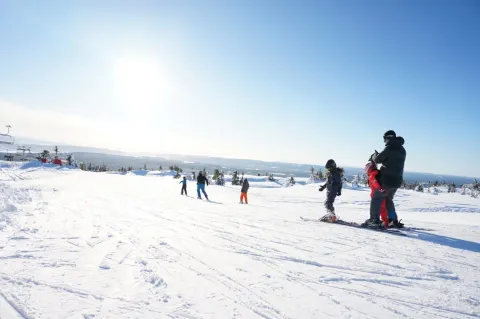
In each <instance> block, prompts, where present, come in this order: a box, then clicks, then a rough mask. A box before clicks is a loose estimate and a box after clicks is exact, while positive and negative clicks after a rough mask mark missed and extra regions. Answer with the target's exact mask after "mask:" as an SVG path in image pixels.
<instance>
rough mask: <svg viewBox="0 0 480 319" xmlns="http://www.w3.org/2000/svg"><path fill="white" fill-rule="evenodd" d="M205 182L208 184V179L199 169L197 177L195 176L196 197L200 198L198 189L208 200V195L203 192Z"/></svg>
mask: <svg viewBox="0 0 480 319" xmlns="http://www.w3.org/2000/svg"><path fill="white" fill-rule="evenodd" d="M205 184H207V185H208V179H207V178H206V177H205V176H203V172H202V171H200V172H198V177H197V195H198V197H197V198H198V199H202V195H201V194H200V191H202V193H203V195H205V198H206V199H207V200H208V195H207V193H206V192H205Z"/></svg>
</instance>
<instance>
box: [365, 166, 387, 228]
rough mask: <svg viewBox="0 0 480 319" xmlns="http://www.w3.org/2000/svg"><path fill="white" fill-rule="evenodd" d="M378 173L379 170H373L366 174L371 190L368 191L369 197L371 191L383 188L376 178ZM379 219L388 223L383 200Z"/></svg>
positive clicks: (371, 195) (371, 194) (371, 193)
mask: <svg viewBox="0 0 480 319" xmlns="http://www.w3.org/2000/svg"><path fill="white" fill-rule="evenodd" d="M379 173H380V171H379V170H376V169H375V170H373V171H372V172H371V173H370V174H368V184H369V185H370V189H371V190H372V191H371V192H370V197H373V193H374V192H375V191H376V190H378V189H381V188H383V187H382V185H380V183H379V182H378V180H377V175H378V174H379ZM380 219H381V220H382V221H383V222H384V223H385V224H388V212H387V207H386V203H385V201H383V202H382V204H381V205H380Z"/></svg>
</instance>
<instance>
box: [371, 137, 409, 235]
mask: <svg viewBox="0 0 480 319" xmlns="http://www.w3.org/2000/svg"><path fill="white" fill-rule="evenodd" d="M383 140H384V142H385V149H384V150H383V151H382V152H380V153H378V154H377V153H375V154H373V155H372V157H371V159H372V160H373V162H374V163H375V164H382V167H381V168H380V184H381V185H382V188H381V189H379V190H375V192H374V194H373V196H372V199H371V202H370V219H367V221H365V223H364V225H365V226H369V227H370V226H371V227H378V226H379V225H380V224H381V223H380V206H381V205H382V202H383V201H384V200H385V201H386V208H387V211H388V216H389V221H390V223H391V224H392V226H393V227H403V224H402V223H399V222H398V218H397V214H396V211H395V204H394V203H393V198H394V196H395V193H396V192H397V189H398V188H399V187H400V186H401V185H402V182H403V170H404V166H405V159H406V157H407V152H406V151H405V148H404V147H403V144H404V143H405V140H404V139H403V137H400V136H399V137H397V134H396V133H395V132H394V131H391V130H390V131H387V132H385V134H384V135H383Z"/></svg>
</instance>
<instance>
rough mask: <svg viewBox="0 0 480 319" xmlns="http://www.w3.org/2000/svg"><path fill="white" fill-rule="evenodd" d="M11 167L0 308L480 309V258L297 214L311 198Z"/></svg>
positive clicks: (131, 311)
mask: <svg viewBox="0 0 480 319" xmlns="http://www.w3.org/2000/svg"><path fill="white" fill-rule="evenodd" d="M1 173H2V174H3V175H1V176H0V191H2V194H3V200H4V204H3V206H0V226H1V225H2V219H1V216H4V219H3V225H4V226H3V228H0V262H1V263H2V268H1V269H0V287H1V288H0V305H1V306H2V307H3V308H0V315H2V314H4V313H3V312H2V311H7V310H2V309H7V308H8V311H9V312H10V313H13V315H15V316H17V317H18V318H27V319H30V318H72V319H73V318H89V319H90V318H118V317H125V318H264V319H293V318H302V319H303V318H324V317H335V318H386V317H388V318H431V317H437V318H448V319H454V318H478V317H479V316H480V311H479V306H480V301H479V300H478V298H477V297H476V296H477V295H478V289H479V287H480V283H479V279H478V274H479V272H480V269H479V267H480V266H478V265H479V262H475V260H476V261H478V253H477V254H476V253H475V252H472V251H462V250H458V249H453V248H448V247H444V246H438V245H435V244H434V243H425V242H421V241H418V240H416V239H415V238H400V237H395V238H392V236H389V235H388V234H382V233H378V234H377V233H372V232H366V231H363V230H357V229H350V228H348V227H335V226H332V225H328V224H327V225H322V224H318V223H305V222H299V221H298V215H299V214H298V212H299V211H301V210H302V211H308V210H310V211H315V210H316V209H318V207H319V206H321V204H316V200H317V199H316V198H314V197H311V198H306V200H305V201H304V200H303V198H302V197H299V195H298V194H297V197H295V196H294V197H292V200H291V201H289V197H288V196H287V195H285V194H283V198H282V200H281V201H280V200H279V198H278V196H279V195H277V193H275V192H274V191H281V192H283V190H274V191H272V190H269V189H264V190H263V189H261V190H253V196H251V198H255V196H254V195H255V192H259V193H260V194H261V196H258V200H260V203H258V204H259V205H258V206H253V205H252V206H248V205H238V204H236V203H231V204H230V203H228V202H227V200H226V199H228V198H230V197H231V195H232V193H233V192H235V194H234V195H235V196H237V193H236V190H235V189H232V188H221V187H210V188H209V189H208V192H209V195H210V197H212V198H213V197H214V196H215V197H218V199H217V201H218V202H219V203H223V205H210V203H205V202H202V201H198V200H189V199H187V198H185V197H180V196H179V195H178V193H176V192H177V191H178V189H177V188H178V187H177V185H176V183H175V185H174V182H175V181H174V180H173V181H172V179H171V178H148V177H136V176H118V175H108V174H95V173H85V172H78V171H71V172H62V173H61V174H59V175H58V176H56V175H55V176H56V177H55V178H49V179H45V180H43V179H41V178H40V179H38V178H36V176H35V172H30V173H29V174H30V175H31V176H29V178H25V179H21V178H20V177H19V176H23V175H22V174H21V172H18V171H8V170H6V169H2V172H1ZM42 174H45V172H42ZM51 174H56V172H53V171H52V173H51ZM7 179H8V180H7ZM81 179H84V180H86V181H85V182H80V181H79V180H81ZM131 185H134V186H131ZM135 189H138V190H141V191H135ZM317 193H318V192H317ZM7 195H8V196H7ZM315 195H317V194H315ZM344 196H348V192H347V193H346V194H344ZM5 198H7V200H6V201H5ZM0 205H1V204H0ZM13 207H14V208H13ZM260 207H261V208H260ZM5 216H7V217H8V219H7V218H6V217H5ZM420 243H422V244H420ZM13 315H12V316H13Z"/></svg>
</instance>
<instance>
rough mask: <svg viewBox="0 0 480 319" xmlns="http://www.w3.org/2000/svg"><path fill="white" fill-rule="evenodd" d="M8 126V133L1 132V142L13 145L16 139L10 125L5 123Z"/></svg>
mask: <svg viewBox="0 0 480 319" xmlns="http://www.w3.org/2000/svg"><path fill="white" fill-rule="evenodd" d="M5 127H6V128H7V133H6V134H5V133H0V144H6V145H13V144H15V139H14V138H13V136H11V135H10V129H11V128H12V127H11V126H10V125H5Z"/></svg>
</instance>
